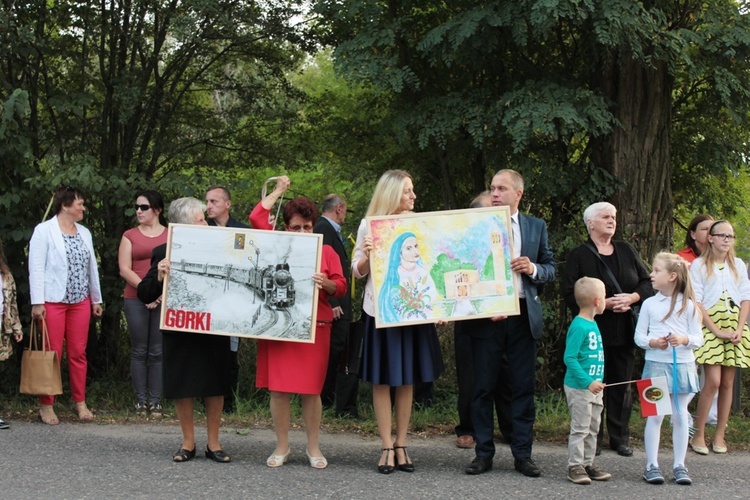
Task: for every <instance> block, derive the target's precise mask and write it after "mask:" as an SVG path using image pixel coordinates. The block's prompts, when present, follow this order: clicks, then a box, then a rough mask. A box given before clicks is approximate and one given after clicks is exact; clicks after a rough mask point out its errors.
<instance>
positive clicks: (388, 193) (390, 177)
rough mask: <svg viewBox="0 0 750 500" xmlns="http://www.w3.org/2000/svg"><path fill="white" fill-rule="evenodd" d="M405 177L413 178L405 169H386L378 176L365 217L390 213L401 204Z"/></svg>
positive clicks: (394, 211) (396, 209)
mask: <svg viewBox="0 0 750 500" xmlns="http://www.w3.org/2000/svg"><path fill="white" fill-rule="evenodd" d="M406 179H411V180H412V182H414V179H413V178H412V176H411V175H410V174H409V172H407V171H405V170H388V171H387V172H385V173H384V174H383V175H381V176H380V179H379V180H378V184H377V185H376V186H375V192H374V193H372V200H370V205H369V206H368V207H367V212H366V213H365V217H370V216H373V215H391V214H394V213H396V212H397V211H398V208H399V207H400V206H401V195H402V194H403V192H404V183H405V182H406Z"/></svg>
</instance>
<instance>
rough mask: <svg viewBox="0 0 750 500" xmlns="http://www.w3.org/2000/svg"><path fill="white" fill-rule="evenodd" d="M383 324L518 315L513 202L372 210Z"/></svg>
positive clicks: (379, 322) (373, 265)
mask: <svg viewBox="0 0 750 500" xmlns="http://www.w3.org/2000/svg"><path fill="white" fill-rule="evenodd" d="M367 223H368V225H369V230H370V235H371V236H372V239H373V250H372V251H371V252H370V271H371V273H372V280H373V285H374V295H375V324H376V326H377V327H378V328H382V327H387V326H400V325H408V324H419V323H432V322H435V321H437V320H450V321H454V320H462V319H474V318H488V317H494V316H500V315H504V316H512V315H517V314H520V311H519V302H518V289H517V285H516V283H515V277H514V275H513V272H512V271H511V268H510V259H511V248H513V231H512V230H511V219H510V212H509V210H508V208H507V207H490V208H476V209H467V210H451V211H444V212H425V213H420V214H400V215H391V216H382V217H368V218H367Z"/></svg>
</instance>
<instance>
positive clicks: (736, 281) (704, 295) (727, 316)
mask: <svg viewBox="0 0 750 500" xmlns="http://www.w3.org/2000/svg"><path fill="white" fill-rule="evenodd" d="M690 275H691V277H692V278H693V284H694V285H695V300H696V301H698V307H699V308H700V310H701V313H702V315H703V339H704V340H703V346H702V347H701V348H700V349H698V350H696V352H695V358H696V361H697V362H698V363H700V364H702V365H703V370H704V373H705V377H706V383H705V385H704V386H703V390H702V391H701V395H700V398H699V400H698V415H697V417H696V419H695V427H696V431H695V434H694V435H693V439H692V441H691V445H692V448H693V451H695V452H696V453H698V454H700V455H707V454H708V447H707V446H706V436H705V427H706V419H707V417H708V412H709V410H710V409H711V403H712V401H713V397H714V394H715V393H716V391H717V390H718V391H719V404H718V415H717V422H716V434H714V439H713V443H712V444H711V447H712V448H713V451H714V453H726V452H727V444H726V440H725V439H724V433H725V431H726V426H727V421H728V420H729V410H730V408H731V406H732V388H733V386H734V374H735V372H736V370H735V367H737V366H739V367H742V368H747V367H750V330H748V328H747V324H746V322H747V316H748V313H750V280H748V277H747V267H746V266H745V263H744V262H742V261H741V260H740V259H738V258H737V257H735V253H734V229H733V228H732V225H731V224H730V223H728V222H727V221H723V220H719V221H716V222H714V223H713V224H712V225H711V227H710V228H709V231H708V246H707V248H706V250H705V251H704V252H703V253H702V254H701V256H700V257H698V258H697V259H695V261H694V262H693V265H692V267H691V268H690Z"/></svg>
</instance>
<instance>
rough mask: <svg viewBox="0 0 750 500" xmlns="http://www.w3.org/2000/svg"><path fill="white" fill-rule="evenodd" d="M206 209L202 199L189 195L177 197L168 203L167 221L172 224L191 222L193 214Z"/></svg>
mask: <svg viewBox="0 0 750 500" xmlns="http://www.w3.org/2000/svg"><path fill="white" fill-rule="evenodd" d="M205 211H206V205H204V204H203V202H202V201H200V200H197V199H195V198H191V197H189V196H188V197H185V198H177V199H176V200H174V201H173V202H172V203H170V204H169V222H171V223H172V224H192V223H193V220H194V218H195V214H197V213H199V212H200V213H203V212H205Z"/></svg>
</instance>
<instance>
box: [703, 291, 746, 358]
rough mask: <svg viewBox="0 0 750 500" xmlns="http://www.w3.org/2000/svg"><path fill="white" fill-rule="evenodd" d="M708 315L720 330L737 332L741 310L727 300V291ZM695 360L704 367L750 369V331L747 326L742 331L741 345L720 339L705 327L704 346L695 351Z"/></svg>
mask: <svg viewBox="0 0 750 500" xmlns="http://www.w3.org/2000/svg"><path fill="white" fill-rule="evenodd" d="M708 315H709V316H710V317H711V320H712V321H713V322H714V323H716V326H718V327H719V328H720V329H722V330H736V329H737V323H738V317H739V315H740V308H739V306H738V305H737V304H735V303H734V302H731V301H729V300H727V296H726V291H725V292H724V293H723V294H722V296H721V298H720V299H719V301H718V302H717V303H716V304H714V306H713V307H712V308H711V309H709V310H708ZM695 360H696V362H698V363H700V364H702V365H722V366H739V367H740V368H750V330H749V329H748V327H747V324H745V327H744V329H743V331H742V342H740V343H739V344H732V343H731V342H730V341H728V340H724V339H720V338H719V337H717V336H716V335H714V334H713V333H711V332H710V331H709V330H708V329H707V328H706V327H703V345H702V346H701V347H699V348H698V349H696V350H695Z"/></svg>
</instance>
